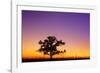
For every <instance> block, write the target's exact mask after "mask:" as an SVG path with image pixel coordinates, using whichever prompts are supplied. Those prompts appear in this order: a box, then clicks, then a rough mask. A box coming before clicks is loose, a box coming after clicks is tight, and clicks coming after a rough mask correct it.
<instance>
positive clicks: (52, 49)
mask: <svg viewBox="0 0 100 73" xmlns="http://www.w3.org/2000/svg"><path fill="white" fill-rule="evenodd" d="M39 44H40V45H41V47H40V49H39V50H38V51H39V52H43V53H44V55H50V59H52V56H53V55H56V54H60V53H64V52H66V50H64V51H59V50H57V46H61V45H65V42H62V40H59V41H58V40H57V38H56V37H55V36H48V37H47V38H46V39H45V40H44V41H41V40H40V41H39Z"/></svg>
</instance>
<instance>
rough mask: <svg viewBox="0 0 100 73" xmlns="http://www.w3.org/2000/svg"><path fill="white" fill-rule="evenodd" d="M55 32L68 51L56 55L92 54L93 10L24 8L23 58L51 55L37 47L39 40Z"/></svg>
mask: <svg viewBox="0 0 100 73" xmlns="http://www.w3.org/2000/svg"><path fill="white" fill-rule="evenodd" d="M47 36H55V37H56V38H57V39H58V40H63V41H64V42H65V43H66V44H65V45H63V46H60V47H58V49H59V50H64V49H66V53H64V54H59V55H55V56H53V57H55V58H59V57H63V58H68V57H72V58H74V57H90V42H89V41H90V38H89V37H90V14H89V13H75V12H53V11H52V12H50V11H34V10H22V58H33V59H38V58H49V56H48V55H43V54H42V53H40V52H37V50H38V49H39V48H40V45H39V44H38V42H39V40H44V39H46V37H47Z"/></svg>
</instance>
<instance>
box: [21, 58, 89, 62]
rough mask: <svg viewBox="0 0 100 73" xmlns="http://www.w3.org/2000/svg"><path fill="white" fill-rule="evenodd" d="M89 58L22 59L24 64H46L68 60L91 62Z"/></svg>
mask: <svg viewBox="0 0 100 73" xmlns="http://www.w3.org/2000/svg"><path fill="white" fill-rule="evenodd" d="M89 59H90V58H89V57H85V58H53V59H48V58H47V59H32V58H29V59H22V62H23V63H24V62H45V61H68V60H89Z"/></svg>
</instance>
